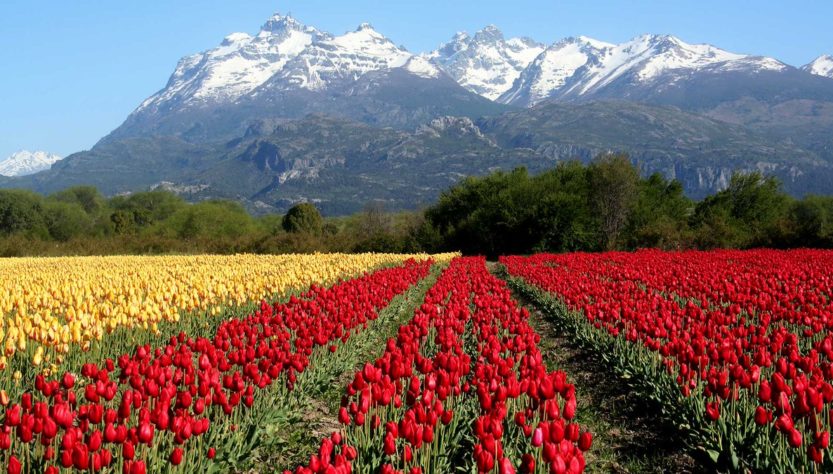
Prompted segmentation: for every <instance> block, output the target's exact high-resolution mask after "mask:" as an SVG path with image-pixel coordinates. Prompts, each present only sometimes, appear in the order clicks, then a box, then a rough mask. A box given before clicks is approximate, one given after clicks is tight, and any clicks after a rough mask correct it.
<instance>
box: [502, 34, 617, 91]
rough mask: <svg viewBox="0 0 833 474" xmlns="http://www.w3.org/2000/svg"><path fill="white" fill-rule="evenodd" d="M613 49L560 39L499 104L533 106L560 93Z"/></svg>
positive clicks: (580, 39) (597, 43)
mask: <svg viewBox="0 0 833 474" xmlns="http://www.w3.org/2000/svg"><path fill="white" fill-rule="evenodd" d="M614 47H615V46H614V45H612V44H609V43H604V42H601V41H596V40H594V39H591V38H586V37H583V36H580V37H578V38H566V39H563V40H561V41H559V42H558V43H555V44H554V45H552V46H550V47H549V48H547V49H545V50H544V51H543V52H541V54H539V55H538V57H536V58H535V60H534V61H532V63H531V64H530V65H529V66H528V67H527V68H526V69H524V70H523V72H522V73H521V74H520V77H519V78H518V81H517V82H516V83H515V84H514V85H513V87H512V88H511V89H510V90H508V91H506V93H504V94H503V95H501V96H500V98H499V99H498V101H499V102H504V103H509V104H511V103H518V102H522V101H523V102H527V103H529V104H530V105H534V104H536V103H538V102H540V101H541V100H543V99H545V98H547V97H549V96H550V94H552V92H553V91H555V90H559V89H561V88H562V87H563V86H564V85H565V84H566V82H567V80H568V79H570V78H571V77H573V75H574V74H575V73H576V71H577V70H578V69H579V68H581V67H582V66H584V65H586V64H587V63H588V62H590V61H592V60H593V59H594V58H597V57H599V56H601V55H603V53H604V51H605V50H608V49H611V48H614Z"/></svg>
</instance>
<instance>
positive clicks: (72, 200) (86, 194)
mask: <svg viewBox="0 0 833 474" xmlns="http://www.w3.org/2000/svg"><path fill="white" fill-rule="evenodd" d="M49 198H50V199H51V200H55V201H59V202H65V203H69V204H78V205H79V206H81V208H82V209H84V212H86V213H87V214H89V215H97V214H99V213H100V212H101V211H102V210H103V209H104V207H105V206H106V202H105V200H104V197H103V196H102V195H101V193H99V192H98V189H96V188H95V187H94V186H75V187H72V188H67V189H64V190H63V191H59V192H57V193H54V194H52V195H50V196H49Z"/></svg>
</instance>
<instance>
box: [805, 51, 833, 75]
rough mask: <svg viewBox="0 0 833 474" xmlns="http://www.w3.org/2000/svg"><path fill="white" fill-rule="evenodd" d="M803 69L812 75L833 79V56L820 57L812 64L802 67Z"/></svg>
mask: <svg viewBox="0 0 833 474" xmlns="http://www.w3.org/2000/svg"><path fill="white" fill-rule="evenodd" d="M801 69H803V70H805V71H807V72H809V73H810V74H815V75H817V76H824V77H829V78H831V79H833V56H831V55H829V54H825V55H823V56H819V57H817V58H816V59H815V61H813V62H811V63H810V64H806V65H804V66H802V68H801Z"/></svg>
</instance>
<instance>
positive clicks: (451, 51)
mask: <svg viewBox="0 0 833 474" xmlns="http://www.w3.org/2000/svg"><path fill="white" fill-rule="evenodd" d="M605 151H624V152H628V153H630V154H631V156H632V157H633V158H634V160H635V161H636V162H637V163H638V164H639V165H640V166H641V168H642V170H643V172H645V173H650V172H662V173H664V174H666V175H667V176H671V177H676V178H678V179H680V180H681V181H683V183H684V184H685V186H686V189H687V190H688V192H689V193H690V194H691V195H693V196H695V197H697V196H702V195H704V194H706V193H709V192H713V191H714V190H716V189H720V188H721V187H722V186H725V184H726V182H727V180H728V177H729V176H730V175H731V173H732V171H733V170H737V169H740V170H761V171H764V172H767V173H772V174H775V175H777V176H779V177H780V178H781V179H782V180H783V181H784V183H785V187H786V188H787V190H788V191H790V192H791V193H793V194H796V195H802V194H806V193H808V192H815V193H833V58H831V57H830V56H821V57H819V58H818V59H817V60H815V61H813V62H812V63H810V64H808V65H806V66H803V67H801V68H796V67H793V66H790V65H787V64H785V63H783V62H780V61H778V60H776V59H773V58H768V57H762V56H750V55H744V54H737V53H732V52H728V51H725V50H722V49H719V48H717V47H714V46H711V45H702V44H688V43H685V42H683V41H682V40H680V39H679V38H676V37H673V36H668V35H643V36H639V37H637V38H634V39H632V40H630V41H627V42H625V43H622V44H611V43H606V42H603V41H599V40H595V39H592V38H587V37H577V38H566V39H563V40H561V41H558V42H556V43H555V44H552V45H544V44H541V43H539V42H536V41H534V40H532V39H529V38H509V39H507V38H505V37H504V36H503V34H502V33H501V32H500V30H498V29H497V28H496V27H494V26H488V27H486V28H484V29H483V30H481V31H479V32H477V33H475V34H473V35H469V34H467V33H458V34H456V35H454V36H453V38H452V39H451V40H450V41H449V42H447V43H445V44H443V45H441V46H440V47H439V48H438V49H437V50H435V51H432V52H429V53H424V54H416V53H412V52H409V51H407V50H405V49H404V48H403V47H401V46H397V45H396V44H395V43H394V42H393V41H391V40H390V39H388V38H387V37H385V36H384V35H382V34H381V33H379V32H378V31H376V30H375V29H374V28H373V27H372V26H371V25H369V24H362V25H360V26H359V27H358V28H357V29H356V30H355V31H351V32H348V33H345V34H343V35H340V36H334V35H332V34H330V33H327V32H323V31H320V30H318V29H316V28H314V27H311V26H306V25H303V24H301V23H300V22H298V21H297V20H295V19H294V18H291V17H288V16H281V15H274V16H273V17H271V18H270V19H269V20H268V21H267V22H266V23H265V24H264V25H263V26H262V27H261V29H260V31H258V32H257V33H256V34H254V35H249V34H246V33H233V34H231V35H228V36H227V37H226V38H225V39H224V40H223V41H222V43H221V44H220V45H219V46H218V47H216V48H214V49H211V50H208V51H205V52H202V53H198V54H194V55H191V56H187V57H185V58H183V59H181V60H180V61H179V63H178V64H177V66H176V68H175V70H174V72H173V74H172V75H171V77H170V79H169V80H168V83H167V84H166V86H165V87H164V88H163V89H162V90H160V91H159V92H157V93H156V94H154V95H152V96H151V97H149V98H148V99H147V100H145V101H144V102H143V103H142V104H140V105H139V106H138V107H137V108H136V110H135V111H134V112H133V113H132V114H130V116H128V117H127V119H126V120H125V121H124V123H123V124H122V125H121V126H119V127H118V128H117V129H115V130H114V131H113V132H112V133H110V134H109V135H108V136H106V137H104V138H103V139H102V140H101V141H100V142H99V143H98V144H96V145H95V146H94V147H93V148H92V149H91V150H89V151H84V152H81V153H76V154H74V155H71V156H69V157H67V158H66V159H65V160H62V161H60V162H58V163H56V164H55V165H54V166H52V168H51V169H50V170H47V171H43V172H40V173H37V174H35V175H33V176H29V177H25V178H15V179H0V185H2V186H23V187H29V188H32V189H36V190H38V191H43V192H51V191H55V190H57V189H61V188H64V187H66V186H70V185H74V184H95V185H97V186H99V187H100V188H101V189H102V190H103V191H105V192H107V193H119V192H126V191H132V190H138V189H146V188H148V187H150V186H158V185H163V186H165V187H167V188H168V189H172V190H175V191H177V192H180V193H183V194H185V195H186V196H188V197H190V198H192V199H205V198H212V197H225V198H234V199H238V200H240V201H241V202H244V203H245V204H246V205H247V206H249V208H250V209H253V210H259V211H272V210H284V209H286V208H287V207H289V206H290V205H291V204H292V203H293V202H297V201H300V200H313V201H316V202H318V203H319V205H320V206H321V207H322V208H324V209H325V210H326V211H327V212H329V213H345V212H351V211H353V210H356V209H358V208H360V207H361V206H362V205H363V204H364V203H365V202H367V201H370V200H375V199H382V200H385V201H387V202H388V204H389V207H391V208H413V207H417V206H420V205H422V204H425V203H427V202H430V201H432V200H433V199H435V198H436V196H437V195H438V194H439V192H440V191H442V190H443V189H445V188H447V187H448V186H449V185H450V184H452V183H453V182H455V181H456V180H457V179H459V178H460V177H461V176H465V175H469V174H482V173H486V172H488V171H491V170H494V169H511V168H513V167H516V166H527V167H528V168H530V169H532V170H533V171H534V170H541V169H544V168H546V167H548V166H552V165H553V164H554V163H556V162H557V161H560V160H565V159H571V158H578V159H582V160H585V161H586V160H589V159H591V158H592V157H593V156H594V155H595V154H597V153H601V152H605ZM162 183H164V184H162Z"/></svg>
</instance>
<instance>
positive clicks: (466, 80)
mask: <svg viewBox="0 0 833 474" xmlns="http://www.w3.org/2000/svg"><path fill="white" fill-rule="evenodd" d="M543 50H544V45H542V44H539V43H536V42H535V41H533V40H531V39H529V38H510V39H508V40H507V39H505V38H504V36H503V33H501V31H500V30H498V29H497V28H496V27H495V26H492V25H490V26H487V27H486V28H484V29H482V30H480V31H478V32H477V33H475V34H474V36H469V35H468V34H467V33H465V32H461V33H457V34H456V35H454V37H453V38H452V39H451V41H449V42H448V43H445V44H443V45H441V46H440V47H439V48H438V49H437V50H435V51H433V52H431V53H428V54H427V55H425V57H426V58H428V59H429V60H430V61H431V62H433V63H434V64H436V65H437V66H439V67H440V68H442V69H443V70H445V72H446V73H448V74H449V75H450V76H451V77H452V78H454V80H456V81H457V82H458V83H459V84H460V85H461V86H463V87H465V88H467V89H469V90H470V91H472V92H475V93H477V94H480V95H481V96H483V97H486V98H488V99H491V100H495V99H497V98H498V97H499V96H500V95H501V94H503V93H504V92H506V91H507V90H508V89H509V88H510V87H512V83H513V82H514V81H515V79H517V78H518V76H520V74H521V71H523V70H524V68H526V67H527V66H528V65H529V63H531V62H532V60H533V59H535V57H536V56H538V54H540V53H541V51H543Z"/></svg>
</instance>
